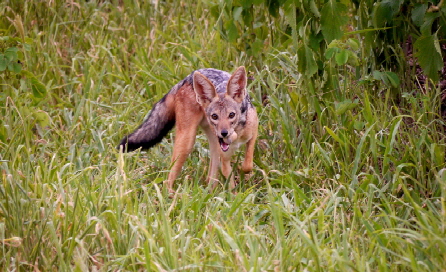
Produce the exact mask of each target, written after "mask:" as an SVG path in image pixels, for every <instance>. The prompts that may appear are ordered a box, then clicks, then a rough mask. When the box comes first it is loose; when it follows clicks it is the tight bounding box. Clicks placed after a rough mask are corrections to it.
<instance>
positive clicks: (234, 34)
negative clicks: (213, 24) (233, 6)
mask: <svg viewBox="0 0 446 272" xmlns="http://www.w3.org/2000/svg"><path fill="white" fill-rule="evenodd" d="M225 26H226V31H227V33H228V40H229V42H235V41H236V40H237V38H238V30H237V26H236V25H235V24H234V21H233V20H229V21H227V22H226V24H225Z"/></svg>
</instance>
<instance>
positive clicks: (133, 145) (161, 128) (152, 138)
mask: <svg viewBox="0 0 446 272" xmlns="http://www.w3.org/2000/svg"><path fill="white" fill-rule="evenodd" d="M168 95H169V94H167V95H166V96H165V97H163V98H162V99H161V100H160V101H158V103H156V104H155V106H154V107H153V109H152V111H151V112H150V114H149V117H148V118H147V119H146V120H145V121H144V123H142V124H141V125H140V126H139V127H138V128H137V129H136V130H135V131H134V132H132V133H131V134H129V135H127V136H125V137H124V139H122V140H121V143H120V144H119V147H118V148H121V146H122V150H123V151H124V152H130V151H133V150H136V149H138V148H140V147H141V148H142V149H149V148H151V147H152V146H154V145H156V144H157V143H159V142H161V140H162V139H163V138H164V136H166V134H167V133H168V132H169V131H170V130H171V129H172V128H173V126H174V125H175V112H174V109H173V105H168V102H169V101H170V99H168V98H167V96H168ZM166 98H167V99H166ZM167 100H169V101H167Z"/></svg>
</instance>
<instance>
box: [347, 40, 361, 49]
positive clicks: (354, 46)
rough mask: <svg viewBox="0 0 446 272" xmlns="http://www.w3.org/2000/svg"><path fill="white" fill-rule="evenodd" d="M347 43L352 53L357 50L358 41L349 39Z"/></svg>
mask: <svg viewBox="0 0 446 272" xmlns="http://www.w3.org/2000/svg"><path fill="white" fill-rule="evenodd" d="M347 43H348V45H349V46H350V48H351V49H352V50H353V51H356V50H358V49H359V41H358V39H355V38H350V39H348V40H347Z"/></svg>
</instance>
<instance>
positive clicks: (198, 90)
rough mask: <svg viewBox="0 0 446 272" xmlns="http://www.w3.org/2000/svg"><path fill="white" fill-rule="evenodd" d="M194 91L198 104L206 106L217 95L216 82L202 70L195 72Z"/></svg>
mask: <svg viewBox="0 0 446 272" xmlns="http://www.w3.org/2000/svg"><path fill="white" fill-rule="evenodd" d="M194 91H195V94H196V95H197V102H198V104H200V105H201V106H202V107H204V108H205V107H207V106H208V105H209V103H211V101H212V99H214V97H216V96H217V91H216V90H215V86H214V84H212V82H211V81H210V80H209V79H208V78H207V77H205V76H204V75H203V74H202V73H200V72H195V73H194Z"/></svg>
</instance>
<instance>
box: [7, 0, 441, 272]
mask: <svg viewBox="0 0 446 272" xmlns="http://www.w3.org/2000/svg"><path fill="white" fill-rule="evenodd" d="M208 9H209V6H208V3H207V2H200V1H199V2H198V3H195V4H187V5H186V4H184V3H182V2H172V3H169V2H156V3H155V2H154V3H137V2H133V1H123V3H122V5H121V4H112V3H109V2H103V3H94V2H82V3H64V2H61V1H50V2H26V1H25V2H23V3H18V2H15V1H4V2H2V3H0V11H1V12H0V15H1V16H0V18H2V19H0V28H1V29H5V30H3V31H4V34H5V35H11V36H13V35H16V34H17V30H16V27H15V26H14V25H13V24H11V22H10V21H9V20H7V18H10V19H11V18H15V19H17V20H20V22H21V25H23V28H24V35H26V36H27V37H29V38H31V39H32V40H33V42H32V44H31V46H32V47H31V48H32V49H31V51H30V52H29V53H27V54H26V55H25V61H24V67H25V68H26V69H27V70H29V71H32V72H33V73H34V74H35V75H36V77H38V78H39V79H40V80H41V81H42V82H43V83H44V85H45V88H46V90H47V94H46V95H45V96H44V97H41V98H38V99H37V98H36V97H35V96H33V94H32V86H30V85H29V83H28V82H26V81H24V80H23V79H21V78H20V77H15V78H12V79H10V80H9V81H8V82H6V83H3V82H2V85H1V88H2V91H3V92H4V93H5V95H4V96H1V97H0V99H2V100H1V104H0V116H1V118H0V135H1V138H0V171H1V173H0V174H1V184H0V195H1V198H0V256H2V258H0V264H1V267H3V268H4V269H5V270H11V271H12V270H41V271H48V270H63V271H67V270H80V271H87V270H113V271H114V270H125V271H140V270H149V271H150V270H155V271H168V270H176V271H177V270H192V271H209V270H210V271H226V270H227V271H234V270H236V271H251V270H252V271H300V270H309V271H351V270H359V271H377V270H379V271H388V270H390V271H407V270H413V271H438V270H441V269H443V267H445V259H444V256H443V255H444V254H443V252H445V251H446V240H445V238H444V237H445V210H446V205H445V201H444V199H445V193H446V178H445V174H444V167H445V162H444V158H445V142H444V139H445V137H444V132H443V127H444V125H445V124H444V121H443V120H442V119H441V118H438V116H437V115H436V114H435V113H436V112H439V103H433V102H431V101H432V100H430V98H431V96H429V95H428V94H426V95H424V94H419V95H417V96H412V95H407V94H406V95H405V96H404V97H403V101H402V102H401V103H399V104H398V105H397V104H395V103H393V102H392V100H391V99H386V91H387V89H386V88H385V86H381V85H379V86H378V87H379V88H381V89H380V90H379V91H373V90H371V89H369V88H368V87H367V86H366V85H358V84H356V83H355V82H354V81H353V80H351V79H350V77H349V75H348V72H345V74H344V75H343V80H342V81H339V82H338V83H337V84H336V85H337V86H338V88H339V89H336V90H333V92H330V93H327V94H324V95H323V97H314V96H313V97H311V96H310V95H309V93H308V90H307V89H306V88H304V87H303V86H305V85H304V84H302V80H303V79H300V78H299V76H298V75H296V74H295V73H294V72H293V71H295V69H294V68H295V65H296V60H295V59H293V58H292V57H289V58H285V59H284V58H283V56H284V55H281V56H280V57H279V56H278V55H277V53H275V52H276V51H275V49H274V48H270V49H268V50H271V51H270V54H268V56H269V57H267V58H262V59H261V58H255V57H249V58H248V57H247V56H246V55H245V54H243V53H239V52H238V51H237V50H236V49H234V48H233V47H231V46H230V44H228V43H227V42H226V41H225V40H224V39H223V38H222V37H221V36H220V33H219V32H218V31H215V28H214V25H215V24H216V22H215V21H214V19H212V18H211V17H209V16H207V15H208ZM17 15H20V17H17ZM5 18H6V19H5ZM290 55H292V54H290ZM279 59H280V60H281V61H278V60H279ZM241 64H244V65H246V66H247V67H249V69H248V70H249V71H250V72H251V75H252V76H253V80H252V81H251V82H250V84H249V88H250V91H251V93H252V97H253V102H254V103H255V105H256V106H257V109H258V112H259V117H260V133H259V134H260V137H259V142H258V145H257V146H256V152H255V164H256V167H255V170H254V173H253V174H252V175H251V176H246V177H240V180H241V182H240V184H239V186H238V187H237V191H238V194H237V195H233V194H231V193H228V192H227V191H226V190H225V189H224V188H219V189H218V190H216V191H215V192H209V191H208V190H207V188H206V185H205V184H204V183H203V177H204V174H203V173H206V171H207V167H208V156H207V155H208V149H207V148H208V147H207V143H206V141H205V139H204V138H203V137H198V138H197V143H196V149H195V151H194V153H193V154H192V156H191V157H190V159H189V161H188V163H187V165H186V166H185V167H184V169H183V172H182V174H181V177H180V178H179V180H178V181H177V183H176V184H177V190H178V192H179V193H180V194H178V195H176V196H175V197H174V198H173V199H169V198H167V194H166V192H165V191H164V188H163V187H162V181H163V180H164V179H165V178H166V176H167V171H168V169H169V162H170V160H169V155H170V154H171V148H172V141H173V138H172V136H168V137H167V139H166V140H165V141H163V142H162V143H161V144H160V145H159V146H157V147H155V148H153V149H152V150H150V151H148V152H141V153H138V152H137V153H135V154H120V153H118V151H117V150H116V148H115V147H116V145H117V143H118V141H119V139H120V138H121V137H122V136H123V135H125V134H126V133H127V132H129V131H130V130H132V129H134V128H135V127H136V126H137V125H138V124H139V123H140V122H141V121H142V119H143V117H144V116H145V114H146V113H147V112H148V110H150V108H151V106H152V104H153V103H155V102H156V101H157V100H158V99H159V98H161V97H162V95H163V94H164V93H165V92H167V90H168V89H169V88H170V87H171V86H173V84H175V83H176V82H177V81H178V80H180V79H182V78H183V77H184V76H185V75H187V74H188V73H190V72H191V71H192V70H194V69H197V68H201V67H215V68H219V69H223V70H228V71H231V70H232V68H233V67H235V66H237V65H241ZM251 64H256V66H254V65H252V66H251ZM284 68H285V69H284ZM339 86H342V87H339ZM314 88H315V89H316V90H318V86H314ZM381 94H384V96H383V97H381V96H380V95H381ZM265 98H266V99H265ZM321 98H323V99H321ZM438 99H439V97H438V95H437V96H435V100H436V101H438ZM315 103H319V107H320V108H322V109H323V111H322V112H321V114H320V115H317V114H316V113H315V112H316V111H315Z"/></svg>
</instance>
